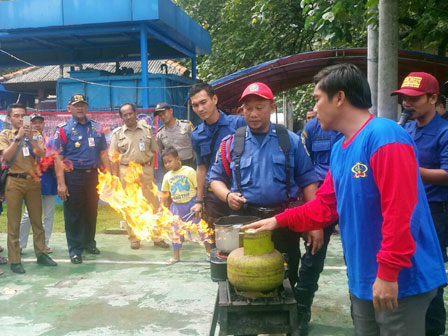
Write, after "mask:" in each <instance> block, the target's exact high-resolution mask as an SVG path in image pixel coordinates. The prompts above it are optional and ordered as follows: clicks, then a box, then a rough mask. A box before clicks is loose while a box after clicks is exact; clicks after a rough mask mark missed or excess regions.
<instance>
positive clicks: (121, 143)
mask: <svg viewBox="0 0 448 336" xmlns="http://www.w3.org/2000/svg"><path fill="white" fill-rule="evenodd" d="M128 146H129V144H128V141H127V139H126V138H123V139H118V141H117V147H118V152H119V153H120V154H123V153H126V151H127V150H128Z"/></svg>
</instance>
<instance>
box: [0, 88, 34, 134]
mask: <svg viewBox="0 0 448 336" xmlns="http://www.w3.org/2000/svg"><path fill="white" fill-rule="evenodd" d="M35 98H36V96H35V95H33V94H30V93H19V92H12V91H7V90H5V88H4V87H3V85H1V84H0V110H6V108H7V107H8V105H9V104H12V103H16V102H19V103H21V104H23V105H25V106H26V107H34V99H35ZM0 129H2V128H0Z"/></svg>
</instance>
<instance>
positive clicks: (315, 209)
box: [275, 171, 338, 232]
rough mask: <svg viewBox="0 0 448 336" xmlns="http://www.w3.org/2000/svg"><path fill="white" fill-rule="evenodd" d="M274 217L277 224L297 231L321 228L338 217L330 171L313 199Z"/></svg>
mask: <svg viewBox="0 0 448 336" xmlns="http://www.w3.org/2000/svg"><path fill="white" fill-rule="evenodd" d="M275 218H276V219H277V223H278V225H279V226H284V227H289V228H290V229H291V230H293V231H299V232H308V231H312V230H318V229H322V228H323V227H326V226H328V225H330V224H331V223H333V222H334V221H336V220H337V219H338V213H337V210H336V196H335V193H334V185H333V178H332V177H331V173H330V171H328V173H327V176H326V177H325V181H324V183H323V184H322V186H321V187H320V188H319V190H318V191H317V193H316V198H315V199H314V200H312V201H310V202H307V203H305V204H304V205H302V206H300V207H297V208H292V209H286V210H285V211H284V212H282V213H281V214H278V215H277V216H275Z"/></svg>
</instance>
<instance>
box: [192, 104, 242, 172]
mask: <svg viewBox="0 0 448 336" xmlns="http://www.w3.org/2000/svg"><path fill="white" fill-rule="evenodd" d="M241 126H246V120H245V119H244V117H241V116H235V115H227V114H225V113H224V112H222V111H219V119H218V121H217V122H216V123H214V124H212V125H208V124H207V123H206V122H205V121H203V122H202V123H200V124H199V125H198V126H196V127H195V128H194V129H193V132H192V133H191V143H192V145H193V150H194V152H195V153H196V163H197V165H198V166H200V165H207V166H208V172H207V177H206V179H207V180H209V178H208V177H209V175H210V168H211V165H212V164H213V162H214V161H215V157H216V152H217V151H218V148H219V145H220V144H221V141H222V139H223V138H224V137H225V136H227V135H229V134H233V133H235V131H236V130H237V129H238V128H240V127H241ZM215 133H217V136H216V137H215ZM214 138H215V142H214V144H213V148H211V147H212V141H213V139H214Z"/></svg>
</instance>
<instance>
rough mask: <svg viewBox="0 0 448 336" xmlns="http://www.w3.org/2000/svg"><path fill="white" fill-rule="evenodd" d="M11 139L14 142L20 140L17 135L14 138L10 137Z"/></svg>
mask: <svg viewBox="0 0 448 336" xmlns="http://www.w3.org/2000/svg"><path fill="white" fill-rule="evenodd" d="M12 141H14V142H20V139H19V138H18V137H16V136H15V137H14V138H12Z"/></svg>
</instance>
